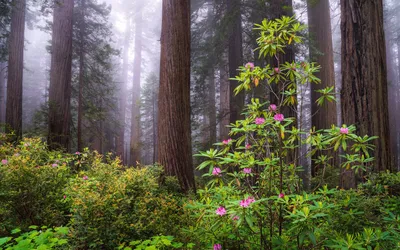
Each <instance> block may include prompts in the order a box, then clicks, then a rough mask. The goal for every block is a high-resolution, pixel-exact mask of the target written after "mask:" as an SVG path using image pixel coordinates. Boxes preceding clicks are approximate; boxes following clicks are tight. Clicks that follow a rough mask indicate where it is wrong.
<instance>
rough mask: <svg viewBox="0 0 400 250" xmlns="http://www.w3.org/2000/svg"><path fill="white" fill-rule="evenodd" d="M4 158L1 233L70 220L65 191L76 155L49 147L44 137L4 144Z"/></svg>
mask: <svg viewBox="0 0 400 250" xmlns="http://www.w3.org/2000/svg"><path fill="white" fill-rule="evenodd" d="M0 160H1V164H0V235H4V234H6V232H8V231H10V230H11V229H13V228H16V227H20V228H21V229H23V230H25V229H27V228H28V226H30V225H47V226H61V225H65V224H66V223H67V222H68V207H67V206H66V204H65V203H64V202H63V195H64V194H63V192H64V189H65V187H66V186H67V184H68V181H69V177H70V170H69V167H68V165H69V164H70V162H72V161H73V156H70V155H67V154H62V153H61V152H56V151H53V152H51V151H48V150H47V147H46V144H45V143H43V142H41V141H40V139H24V140H23V141H21V143H20V144H19V145H17V146H15V147H13V146H12V145H10V144H3V145H2V146H0Z"/></svg>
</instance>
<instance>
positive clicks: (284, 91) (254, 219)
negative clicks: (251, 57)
mask: <svg viewBox="0 0 400 250" xmlns="http://www.w3.org/2000/svg"><path fill="white" fill-rule="evenodd" d="M303 28H304V27H302V26H301V25H300V24H299V23H297V22H296V21H295V20H294V19H293V18H289V17H282V18H281V19H277V20H275V21H266V20H265V21H264V22H263V23H262V24H261V25H257V28H256V29H258V30H260V33H261V36H260V38H259V39H258V40H257V42H258V45H259V50H260V54H261V55H264V56H266V55H269V56H271V57H274V58H275V59H276V60H277V61H278V62H277V63H278V66H276V67H275V68H273V67H271V66H270V65H267V66H266V67H264V68H260V67H255V66H254V64H252V63H248V64H246V66H245V67H240V69H239V71H240V74H239V76H237V77H236V80H238V81H239V82H240V85H239V86H238V87H237V88H236V89H235V92H236V93H238V92H239V91H241V90H250V89H252V88H253V87H254V86H257V85H259V84H261V82H265V83H266V86H267V87H269V88H270V91H271V92H272V93H273V94H274V95H276V96H277V97H279V98H277V99H278V100H280V103H276V104H274V103H272V104H267V103H261V102H260V100H259V99H252V100H251V103H250V104H249V105H248V106H247V108H246V110H245V112H244V119H243V120H239V121H236V123H235V124H231V131H230V135H231V136H232V137H233V138H229V139H226V140H224V141H223V142H221V143H216V144H215V145H216V146H217V147H216V148H211V149H210V150H208V151H206V152H200V153H199V154H198V155H197V156H200V157H203V158H204V159H205V161H204V162H203V163H201V164H200V165H199V167H198V169H199V170H207V169H208V173H206V174H205V175H204V177H205V178H207V179H209V183H208V184H207V186H206V187H205V188H204V189H202V190H199V198H198V199H197V200H194V201H191V202H188V204H187V206H186V208H187V209H189V213H190V212H191V214H192V218H193V220H195V221H196V222H197V224H196V225H195V226H189V227H188V228H187V230H186V231H185V232H186V233H187V235H188V238H192V239H195V240H194V241H195V242H194V243H195V244H196V246H199V247H200V248H201V249H211V248H214V249H323V248H324V247H327V248H341V249H391V248H394V247H396V246H397V244H398V243H397V242H399V240H400V237H399V234H398V225H397V223H398V214H396V213H391V214H390V213H389V212H388V211H386V210H385V209H382V207H381V206H380V204H381V203H380V202H381V200H380V197H379V196H368V195H365V194H364V192H363V190H359V191H344V190H343V191H342V190H337V189H328V187H327V186H326V185H325V186H324V187H323V188H320V189H319V190H318V191H316V192H312V193H302V192H301V188H302V183H301V181H300V178H299V173H300V171H301V167H299V166H297V162H298V159H299V150H298V149H299V145H300V144H301V143H303V144H307V146H308V147H309V148H310V149H311V150H310V152H308V155H309V156H311V157H313V158H312V160H313V161H314V162H315V164H316V165H317V166H318V167H319V168H321V169H322V171H321V172H322V173H324V172H325V169H327V168H332V167H335V166H331V165H330V164H331V159H332V158H333V157H334V155H335V154H336V153H337V151H338V150H339V148H341V149H342V151H343V155H341V157H342V158H343V161H342V163H341V165H340V167H341V168H342V169H343V171H345V172H352V173H354V175H356V176H357V177H358V179H360V180H362V179H363V176H364V174H365V173H366V172H370V169H371V166H372V161H373V157H370V152H371V150H373V145H371V144H370V142H371V140H373V139H376V137H368V136H358V135H356V134H355V131H356V128H355V127H354V126H352V125H350V126H346V125H343V126H342V127H336V126H334V125H332V127H331V128H330V129H321V130H318V131H315V130H312V131H310V133H308V134H307V133H306V132H305V131H301V130H300V128H298V127H297V121H296V118H295V117H285V115H284V114H283V113H284V110H287V109H288V106H290V107H289V108H290V109H292V110H293V109H296V108H295V107H296V104H297V103H296V98H295V97H296V95H297V88H298V84H305V83H314V84H316V83H319V81H320V80H319V79H318V78H316V77H315V76H314V73H315V72H317V71H318V70H319V67H318V66H316V65H315V64H314V63H308V62H286V63H283V64H279V58H280V57H279V55H278V53H284V48H285V47H286V46H288V45H290V44H291V43H292V42H293V41H294V42H296V43H298V42H300V41H301V37H299V36H298V33H299V31H301V30H302V29H303ZM273 84H275V85H276V86H275V87H276V88H278V89H279V91H277V92H274V89H275V88H273V87H271V85H273ZM332 91H333V88H326V89H323V90H319V91H318V92H319V93H320V98H319V99H318V100H317V103H318V104H319V105H322V104H323V102H324V101H332V100H334V93H333V92H332ZM302 134H307V138H306V139H305V140H301V135H302ZM338 172H339V171H338ZM323 179H324V174H322V176H321V180H323ZM388 215H390V216H389V217H387V216H388ZM384 218H386V219H384ZM387 218H390V219H387Z"/></svg>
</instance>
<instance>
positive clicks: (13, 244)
mask: <svg viewBox="0 0 400 250" xmlns="http://www.w3.org/2000/svg"><path fill="white" fill-rule="evenodd" d="M29 228H30V229H32V230H31V231H29V232H26V233H22V234H20V235H19V236H14V235H17V234H19V233H21V230H20V229H14V230H13V231H12V234H13V236H11V237H5V238H0V250H3V249H4V250H31V249H38V250H46V249H68V240H67V239H66V236H67V234H68V228H67V227H56V228H54V229H52V228H47V227H41V228H40V230H38V227H37V226H30V227H29Z"/></svg>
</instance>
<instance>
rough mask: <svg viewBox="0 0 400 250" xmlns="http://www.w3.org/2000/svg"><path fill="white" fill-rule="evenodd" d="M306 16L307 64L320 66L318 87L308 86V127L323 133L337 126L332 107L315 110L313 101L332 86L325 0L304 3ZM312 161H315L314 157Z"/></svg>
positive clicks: (333, 78)
mask: <svg viewBox="0 0 400 250" xmlns="http://www.w3.org/2000/svg"><path fill="white" fill-rule="evenodd" d="M307 12H308V25H309V33H310V41H311V42H310V60H311V61H312V62H317V63H318V64H319V65H320V66H321V70H320V72H318V73H316V74H315V76H317V77H318V78H320V79H321V83H320V84H311V115H312V116H311V117H312V118H311V126H312V127H315V129H316V130H319V129H327V128H330V127H331V125H336V124H337V111H336V103H335V102H329V101H325V102H324V104H323V105H322V106H318V105H317V103H316V101H317V99H318V98H319V97H320V96H321V94H320V93H317V92H316V91H318V90H320V89H325V88H327V87H334V86H335V71H334V65H333V45H332V30H331V17H330V8H329V0H308V2H307ZM313 158H314V159H315V158H317V155H315V156H314V157H313ZM336 158H337V157H334V160H333V161H332V162H331V163H332V164H335V163H336ZM312 163H314V162H312ZM314 171H315V166H314V164H312V169H311V172H312V175H314Z"/></svg>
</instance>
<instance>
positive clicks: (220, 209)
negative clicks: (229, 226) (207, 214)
mask: <svg viewBox="0 0 400 250" xmlns="http://www.w3.org/2000/svg"><path fill="white" fill-rule="evenodd" d="M215 213H216V214H218V215H219V216H224V215H225V214H226V209H225V208H224V207H222V206H221V207H219V208H217V210H216V211H215Z"/></svg>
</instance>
